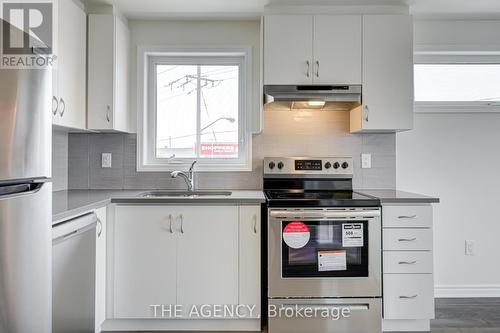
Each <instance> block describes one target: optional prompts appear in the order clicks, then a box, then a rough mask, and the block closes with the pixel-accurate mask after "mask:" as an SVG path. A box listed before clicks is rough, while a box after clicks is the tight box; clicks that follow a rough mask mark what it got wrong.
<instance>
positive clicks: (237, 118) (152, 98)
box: [138, 50, 251, 171]
mask: <svg viewBox="0 0 500 333" xmlns="http://www.w3.org/2000/svg"><path fill="white" fill-rule="evenodd" d="M143 59H144V66H143V67H142V68H144V72H145V86H144V96H147V97H146V98H145V99H144V102H145V103H144V111H143V117H142V119H143V120H144V121H143V123H142V131H141V134H140V135H141V136H142V140H141V143H140V145H139V149H138V160H139V163H138V169H139V171H141V170H142V171H148V170H151V171H156V170H171V169H179V168H182V167H187V166H188V165H189V164H191V163H192V161H193V160H196V161H198V164H197V169H198V170H201V171H224V170H234V171H242V170H250V169H251V164H250V163H251V158H250V156H251V155H250V153H251V146H250V144H251V140H250V134H249V132H248V131H247V126H246V124H247V123H248V119H247V117H248V112H246V111H247V100H248V99H249V98H247V96H250V92H249V87H250V84H249V83H248V81H247V80H249V66H248V63H249V52H248V51H247V50H241V51H236V52H235V51H231V52H228V51H227V50H218V51H216V52H213V51H211V52H207V51H203V52H201V51H196V52H192V51H189V52H154V53H148V52H145V53H144V58H143ZM138 144H139V143H138ZM139 155H140V156H139Z"/></svg>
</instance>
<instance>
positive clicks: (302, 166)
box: [264, 157, 382, 333]
mask: <svg viewBox="0 0 500 333" xmlns="http://www.w3.org/2000/svg"><path fill="white" fill-rule="evenodd" d="M352 177H353V161H352V158H334V157H328V158H303V157H300V158H297V157H296V158H265V159H264V192H265V194H266V198H267V206H268V300H269V314H268V323H269V333H285V332H286V333H303V332H308V333H326V332H339V333H343V332H345V333H347V332H349V333H366V332H370V333H376V332H381V317H382V314H381V295H382V291H381V289H382V288H381V238H382V236H381V218H380V215H381V214H380V202H379V200H378V199H375V198H372V197H367V196H364V195H362V194H359V193H356V192H355V191H353V190H352ZM306 312H307V313H309V314H310V316H306V315H304V314H305V313H306ZM340 313H345V316H344V315H339V316H335V315H334V314H340Z"/></svg>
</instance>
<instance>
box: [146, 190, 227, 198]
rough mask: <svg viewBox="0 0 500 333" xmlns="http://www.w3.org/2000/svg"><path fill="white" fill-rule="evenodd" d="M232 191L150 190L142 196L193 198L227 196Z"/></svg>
mask: <svg viewBox="0 0 500 333" xmlns="http://www.w3.org/2000/svg"><path fill="white" fill-rule="evenodd" d="M231 194H232V192H229V191H151V192H146V193H142V194H141V195H140V196H141V197H143V198H171V197H177V198H178V197H182V198H195V197H227V196H230V195H231Z"/></svg>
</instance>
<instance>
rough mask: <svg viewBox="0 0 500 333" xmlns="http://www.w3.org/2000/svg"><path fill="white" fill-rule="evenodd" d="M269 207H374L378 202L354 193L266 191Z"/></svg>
mask: <svg viewBox="0 0 500 333" xmlns="http://www.w3.org/2000/svg"><path fill="white" fill-rule="evenodd" d="M264 192H265V194H266V198H267V201H268V206H271V207H298V206H301V207H302V206H304V207H306V206H314V207H376V206H380V201H379V200H378V199H376V198H373V197H369V196H366V195H363V194H360V193H357V192H355V191H307V190H266V191H264Z"/></svg>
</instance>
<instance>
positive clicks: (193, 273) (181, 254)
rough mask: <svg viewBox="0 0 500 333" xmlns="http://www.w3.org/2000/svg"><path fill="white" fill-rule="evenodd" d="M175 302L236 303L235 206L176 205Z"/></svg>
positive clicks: (187, 306) (236, 234)
mask: <svg viewBox="0 0 500 333" xmlns="http://www.w3.org/2000/svg"><path fill="white" fill-rule="evenodd" d="M178 208H179V211H180V215H179V217H178V220H177V223H176V228H177V231H178V232H179V245H178V264H177V269H178V272H177V277H178V278H177V303H178V304H182V305H183V306H184V308H187V309H189V308H190V307H191V306H192V305H194V304H221V305H224V304H238V207H237V206H186V207H178Z"/></svg>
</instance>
